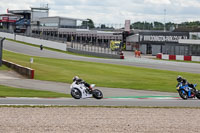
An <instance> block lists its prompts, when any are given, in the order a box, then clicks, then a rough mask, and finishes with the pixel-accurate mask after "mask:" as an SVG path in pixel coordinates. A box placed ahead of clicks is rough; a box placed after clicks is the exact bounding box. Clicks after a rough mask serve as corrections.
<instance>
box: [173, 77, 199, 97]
mask: <svg viewBox="0 0 200 133" xmlns="http://www.w3.org/2000/svg"><path fill="white" fill-rule="evenodd" d="M176 80H177V81H178V83H182V85H183V86H185V85H188V86H189V87H190V88H192V89H194V90H195V91H196V88H195V87H194V85H193V84H190V83H189V82H187V80H186V79H184V78H182V77H181V76H178V77H177V79H176ZM178 85H179V84H178ZM178 85H177V86H178ZM187 91H188V96H189V97H190V96H191V89H189V90H187Z"/></svg>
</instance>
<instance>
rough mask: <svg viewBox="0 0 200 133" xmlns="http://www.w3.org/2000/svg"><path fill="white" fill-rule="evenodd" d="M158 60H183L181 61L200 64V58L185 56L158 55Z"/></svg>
mask: <svg viewBox="0 0 200 133" xmlns="http://www.w3.org/2000/svg"><path fill="white" fill-rule="evenodd" d="M156 58H157V59H164V60H181V61H197V62H200V56H184V55H167V54H162V53H158V54H157V55H156Z"/></svg>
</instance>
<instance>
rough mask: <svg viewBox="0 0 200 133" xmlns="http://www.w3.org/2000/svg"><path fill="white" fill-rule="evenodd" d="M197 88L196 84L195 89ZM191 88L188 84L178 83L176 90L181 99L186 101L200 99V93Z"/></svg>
mask: <svg viewBox="0 0 200 133" xmlns="http://www.w3.org/2000/svg"><path fill="white" fill-rule="evenodd" d="M196 86H197V84H194V88H195V87H196ZM194 88H191V87H189V86H188V84H186V85H183V84H182V83H178V85H177V88H176V90H177V91H178V93H179V95H180V97H181V98H182V99H184V100H187V99H188V98H195V97H197V98H198V99H200V91H198V90H196V89H194Z"/></svg>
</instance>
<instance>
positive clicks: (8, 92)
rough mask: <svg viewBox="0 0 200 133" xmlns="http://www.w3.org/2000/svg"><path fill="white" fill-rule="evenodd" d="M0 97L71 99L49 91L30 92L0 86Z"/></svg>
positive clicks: (28, 90) (67, 95) (66, 95)
mask: <svg viewBox="0 0 200 133" xmlns="http://www.w3.org/2000/svg"><path fill="white" fill-rule="evenodd" d="M0 97H40V98H58V97H67V98H68V97H71V95H69V94H64V93H56V92H51V91H41V90H30V89H22V88H14V87H8V86H2V85H0Z"/></svg>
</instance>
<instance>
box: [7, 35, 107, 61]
mask: <svg viewBox="0 0 200 133" xmlns="http://www.w3.org/2000/svg"><path fill="white" fill-rule="evenodd" d="M6 40H8V41H13V42H16V43H21V44H25V45H29V46H33V47H38V48H40V45H35V44H31V43H27V42H22V41H17V40H13V39H9V38H6ZM43 48H44V49H48V50H51V51H56V52H61V53H66V54H71V55H77V56H84V57H95V58H104V57H97V56H92V55H83V54H78V53H73V52H69V51H62V50H59V49H54V48H49V47H45V46H43ZM104 59H106V58H104Z"/></svg>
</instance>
